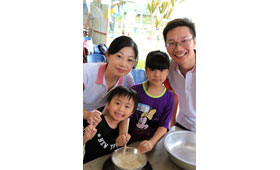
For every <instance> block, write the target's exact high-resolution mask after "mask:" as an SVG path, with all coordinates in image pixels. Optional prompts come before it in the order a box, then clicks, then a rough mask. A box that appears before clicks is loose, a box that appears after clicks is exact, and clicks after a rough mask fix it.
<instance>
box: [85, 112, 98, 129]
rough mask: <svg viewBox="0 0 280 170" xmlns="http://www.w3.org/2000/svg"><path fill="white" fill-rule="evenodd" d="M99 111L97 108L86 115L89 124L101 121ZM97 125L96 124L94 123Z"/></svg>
mask: <svg viewBox="0 0 280 170" xmlns="http://www.w3.org/2000/svg"><path fill="white" fill-rule="evenodd" d="M101 114H102V113H101V112H99V111H98V110H94V111H93V112H90V114H89V115H88V117H87V122H88V123H89V124H90V125H93V124H98V123H99V122H101V120H102V118H101ZM96 126H97V125H96Z"/></svg>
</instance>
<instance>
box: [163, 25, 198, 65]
mask: <svg viewBox="0 0 280 170" xmlns="http://www.w3.org/2000/svg"><path fill="white" fill-rule="evenodd" d="M168 45H170V46H168ZM195 46H196V38H193V36H192V34H191V32H190V29H189V28H188V27H186V26H180V27H176V28H174V29H172V30H170V31H168V32H167V35H166V49H167V52H168V54H169V55H170V57H171V58H172V59H173V60H174V61H175V62H176V63H178V64H183V63H186V62H188V61H189V60H190V58H191V57H193V56H194V49H195Z"/></svg>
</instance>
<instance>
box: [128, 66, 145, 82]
mask: <svg viewBox="0 0 280 170" xmlns="http://www.w3.org/2000/svg"><path fill="white" fill-rule="evenodd" d="M130 73H131V74H132V77H133V79H134V82H135V84H138V83H143V82H144V81H146V80H147V77H146V72H145V70H141V69H132V70H131V72H130Z"/></svg>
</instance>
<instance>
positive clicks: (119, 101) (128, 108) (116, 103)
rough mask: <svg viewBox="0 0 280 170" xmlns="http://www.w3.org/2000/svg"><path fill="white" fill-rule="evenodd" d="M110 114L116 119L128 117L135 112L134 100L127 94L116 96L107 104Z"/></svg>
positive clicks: (120, 119)
mask: <svg viewBox="0 0 280 170" xmlns="http://www.w3.org/2000/svg"><path fill="white" fill-rule="evenodd" d="M106 106H107V108H108V110H109V114H110V116H111V117H112V119H113V120H115V121H122V120H125V119H127V118H128V117H129V116H130V115H131V114H132V112H133V108H134V101H133V99H132V98H130V99H129V98H128V97H127V96H118V95H116V96H114V97H113V98H112V100H111V102H110V103H107V104H106Z"/></svg>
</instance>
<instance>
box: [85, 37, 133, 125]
mask: <svg viewBox="0 0 280 170" xmlns="http://www.w3.org/2000/svg"><path fill="white" fill-rule="evenodd" d="M106 58H107V61H108V63H85V64H83V67H84V71H83V72H84V76H83V86H84V92H83V108H84V111H83V118H84V119H86V120H88V122H89V123H90V124H92V123H94V122H98V121H100V115H99V114H97V113H96V112H95V115H97V116H93V115H94V112H91V111H93V110H94V109H97V108H100V107H103V106H105V103H106V99H107V96H108V94H109V92H110V91H111V90H112V89H114V88H115V87H117V86H126V87H131V86H132V85H133V84H134V81H133V78H132V76H131V75H130V74H128V73H129V72H130V71H131V69H132V67H133V66H134V65H136V64H137V60H138V48H137V45H136V43H135V42H134V41H133V40H132V39H131V38H130V37H127V36H120V37H118V38H116V39H115V40H114V41H113V42H112V43H111V45H110V47H109V48H108V50H107V52H106Z"/></svg>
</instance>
